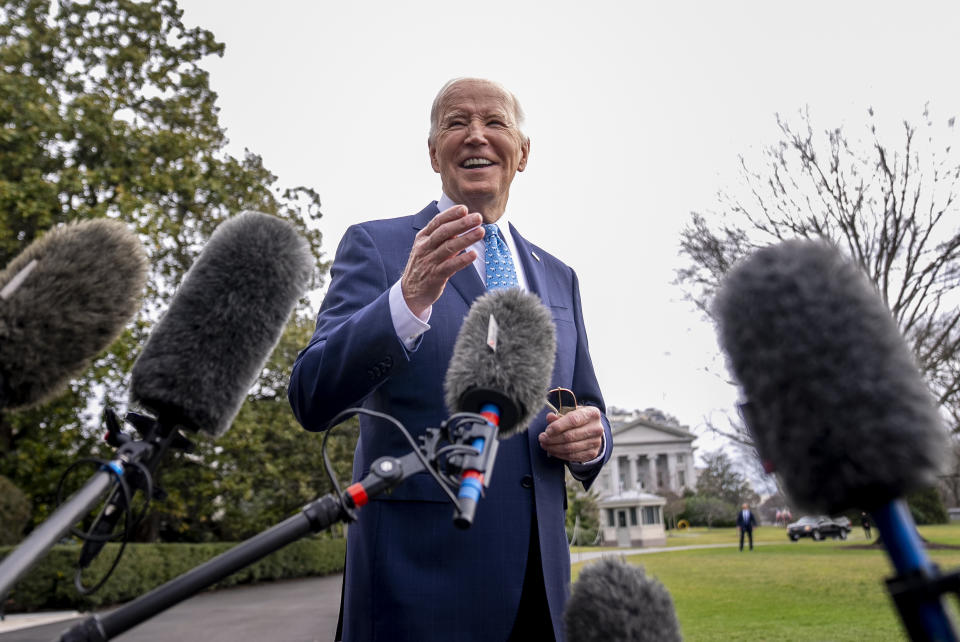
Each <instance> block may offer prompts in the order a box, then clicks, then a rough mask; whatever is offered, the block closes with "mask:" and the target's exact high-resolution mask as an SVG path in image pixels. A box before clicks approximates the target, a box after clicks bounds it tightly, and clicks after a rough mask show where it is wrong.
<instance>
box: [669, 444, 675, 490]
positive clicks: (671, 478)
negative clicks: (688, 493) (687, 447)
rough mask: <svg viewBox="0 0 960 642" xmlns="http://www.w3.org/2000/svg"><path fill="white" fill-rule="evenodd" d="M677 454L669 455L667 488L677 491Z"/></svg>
mask: <svg viewBox="0 0 960 642" xmlns="http://www.w3.org/2000/svg"><path fill="white" fill-rule="evenodd" d="M676 467H677V454H676V453H667V488H669V489H670V490H672V491H674V492H676V491H677V471H676Z"/></svg>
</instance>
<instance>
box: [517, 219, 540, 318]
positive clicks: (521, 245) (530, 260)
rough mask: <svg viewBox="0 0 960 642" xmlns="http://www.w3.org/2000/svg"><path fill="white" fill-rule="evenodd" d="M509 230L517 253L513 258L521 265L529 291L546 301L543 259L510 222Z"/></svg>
mask: <svg viewBox="0 0 960 642" xmlns="http://www.w3.org/2000/svg"><path fill="white" fill-rule="evenodd" d="M510 232H511V234H513V240H514V242H515V243H516V244H517V254H519V255H520V256H517V257H515V260H518V261H520V264H521V265H523V274H524V276H526V277H527V287H528V288H529V289H530V291H531V292H533V293H534V294H536V295H537V296H539V297H540V300H541V301H544V302H546V300H547V298H546V296H547V291H546V285H545V284H546V281H545V276H546V275H545V273H544V268H543V261H541V260H540V258H539V256H538V255H537V254H536V253H535V252H534V250H533V246H531V245H530V243H528V242H527V239H525V238H523V237H522V236H520V233H519V232H518V231H517V228H515V227H514V226H513V223H511V224H510Z"/></svg>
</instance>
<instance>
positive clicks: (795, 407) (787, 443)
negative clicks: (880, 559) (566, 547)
mask: <svg viewBox="0 0 960 642" xmlns="http://www.w3.org/2000/svg"><path fill="white" fill-rule="evenodd" d="M713 310H714V312H715V316H716V318H717V320H718V326H719V338H720V343H721V345H722V347H723V349H724V351H725V352H726V354H727V357H728V364H729V367H730V369H731V371H732V372H733V375H734V377H735V378H736V380H737V382H738V383H739V384H740V386H741V388H742V392H743V395H744V397H745V401H746V403H744V404H743V406H742V412H743V417H744V420H745V421H746V423H747V426H748V427H749V429H750V430H751V432H752V434H753V437H754V440H755V444H756V448H757V451H758V453H759V455H760V457H761V458H762V459H763V460H765V462H768V464H769V465H772V467H773V468H774V469H775V470H776V472H777V474H778V475H779V477H780V480H781V481H782V483H783V486H784V489H785V490H786V491H787V493H788V495H790V496H791V498H792V499H793V500H794V502H795V503H796V505H797V506H799V507H800V508H804V509H807V510H810V511H815V512H821V513H831V514H836V513H838V512H840V511H842V510H846V509H849V508H859V509H866V510H870V509H872V508H874V507H877V506H881V505H884V504H886V503H887V502H889V501H891V500H893V499H896V498H898V497H901V496H903V495H904V494H905V493H908V492H910V491H912V490H914V489H917V488H921V487H924V486H929V485H930V484H932V483H933V482H934V480H935V476H936V474H937V473H938V471H939V470H940V467H941V465H942V464H943V462H944V455H945V453H947V452H948V450H949V449H948V447H947V446H948V444H947V435H946V431H945V430H944V427H943V424H942V422H941V420H940V417H939V415H938V412H937V408H936V407H935V405H934V402H933V399H932V396H931V393H930V391H929V390H928V388H927V385H926V383H925V382H924V380H923V379H922V378H921V376H920V374H919V371H918V369H917V366H916V361H915V359H914V355H913V353H912V352H911V351H910V349H909V348H908V347H907V344H906V342H905V341H904V339H903V337H902V336H901V334H900V331H899V330H898V328H897V325H896V322H895V321H894V319H893V316H892V315H891V313H890V311H889V310H888V309H887V307H886V305H885V304H884V302H883V300H882V299H881V298H880V296H879V295H878V293H877V291H876V289H875V288H874V286H873V284H871V283H870V281H868V280H867V278H866V276H865V275H864V274H863V273H862V272H861V271H860V269H859V268H858V267H857V266H856V265H855V264H853V263H852V262H850V261H848V260H846V259H845V258H844V257H843V256H842V255H841V254H840V252H839V251H838V250H837V249H836V248H834V247H833V246H831V245H829V244H827V243H825V242H820V241H807V240H795V241H788V242H785V243H781V244H779V245H774V246H771V247H768V248H764V249H761V250H759V251H757V252H755V253H754V254H752V255H751V256H749V257H747V258H746V259H745V260H744V261H742V262H741V263H740V264H738V265H737V266H735V267H734V269H732V270H731V271H730V273H729V275H728V276H727V278H726V279H725V281H724V283H723V284H722V285H721V288H720V290H719V291H718V292H717V295H716V298H715V300H714V304H713Z"/></svg>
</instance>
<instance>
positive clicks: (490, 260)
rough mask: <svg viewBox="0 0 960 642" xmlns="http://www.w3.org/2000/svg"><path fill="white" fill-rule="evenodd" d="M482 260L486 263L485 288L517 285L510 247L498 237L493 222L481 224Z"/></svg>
mask: <svg viewBox="0 0 960 642" xmlns="http://www.w3.org/2000/svg"><path fill="white" fill-rule="evenodd" d="M483 244H484V246H485V247H486V252H484V257H483V258H484V261H485V262H486V265H487V270H486V275H487V289H488V290H495V289H497V288H515V287H517V272H516V270H515V269H514V267H513V257H511V256H510V248H509V247H507V244H506V243H504V241H503V239H502V238H501V237H500V234H499V229H498V228H497V226H496V224H495V223H486V224H485V225H484V226H483Z"/></svg>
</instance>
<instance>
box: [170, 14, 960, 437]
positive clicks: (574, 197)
mask: <svg viewBox="0 0 960 642" xmlns="http://www.w3.org/2000/svg"><path fill="white" fill-rule="evenodd" d="M180 4H181V6H182V7H183V8H184V10H185V14H184V21H185V22H186V23H187V24H188V25H190V26H193V25H200V26H203V27H205V28H207V29H209V30H211V31H212V32H213V33H214V34H215V35H216V37H217V38H218V39H219V40H220V41H222V42H224V43H225V44H226V52H225V55H224V56H223V58H220V59H209V60H208V62H207V64H206V67H207V69H209V70H210V72H211V85H212V87H213V89H214V90H215V91H216V92H218V93H219V95H220V99H219V103H218V104H219V105H220V107H221V112H220V118H221V123H222V125H223V126H225V127H226V129H227V134H228V137H229V138H230V140H231V147H230V151H231V152H232V153H234V154H235V155H239V154H241V153H242V151H243V148H244V147H247V148H249V149H251V150H252V151H254V152H256V153H258V154H261V155H262V156H263V159H264V164H265V165H266V166H267V167H268V168H269V169H270V170H272V171H273V172H274V173H275V174H276V175H277V176H278V178H279V183H280V184H281V185H283V186H294V185H307V186H310V187H313V188H314V189H316V190H317V191H318V192H319V194H320V196H321V199H322V203H323V207H322V211H323V218H322V220H321V224H320V226H321V229H322V231H323V233H324V241H323V245H324V248H325V253H326V255H327V257H328V258H332V256H333V253H334V251H335V249H336V245H337V243H338V242H339V240H340V238H341V236H342V234H343V232H344V230H345V229H346V227H347V226H348V225H350V224H352V223H355V222H359V221H363V220H367V219H372V218H383V217H392V216H400V215H405V214H411V213H414V212H417V211H419V210H420V209H421V208H422V207H423V206H424V205H426V204H427V203H428V202H429V201H431V200H433V199H436V198H438V197H439V194H440V180H439V177H438V175H436V174H434V173H433V171H432V169H431V168H430V164H429V162H428V157H427V146H426V137H427V129H428V124H429V123H428V120H429V119H428V116H429V107H430V103H431V101H432V99H433V97H434V95H435V94H436V92H437V90H438V89H439V88H440V86H441V85H442V84H443V83H444V82H445V81H447V80H448V79H450V78H453V77H457V76H480V77H486V78H492V79H495V80H498V81H500V82H501V83H503V84H504V85H506V86H507V88H509V89H510V90H512V91H513V92H514V93H515V94H516V95H517V96H518V98H519V99H520V101H521V103H522V104H523V106H524V109H525V111H526V113H527V125H526V128H525V129H526V133H527V134H528V135H529V136H530V138H531V140H532V146H531V155H530V163H529V167H528V169H527V171H526V172H524V173H522V174H518V175H517V178H516V179H515V181H514V183H513V188H512V190H511V198H510V203H509V206H508V207H509V211H510V216H511V220H512V221H514V223H515V225H517V227H518V229H519V230H520V232H521V233H522V234H523V235H524V236H525V237H527V238H529V239H531V240H532V241H534V242H535V243H537V244H538V245H541V246H542V247H544V248H545V249H547V250H548V251H550V252H552V253H553V254H555V255H556V256H558V257H559V258H561V259H562V260H564V261H565V262H566V263H568V264H569V265H570V266H572V267H573V268H574V269H575V270H576V271H577V273H578V275H579V277H580V285H581V291H582V295H583V304H584V316H585V319H586V323H587V331H588V335H589V338H590V345H591V352H592V354H593V359H594V364H595V366H596V369H597V375H598V377H599V379H600V384H601V387H602V389H603V391H604V395H605V398H606V402H607V404H608V405H615V406H618V407H624V408H647V407H650V406H654V407H657V408H660V409H662V410H664V411H666V412H668V413H670V414H672V415H674V416H676V417H677V418H679V419H680V421H681V422H682V423H684V424H686V425H688V426H690V428H691V429H693V430H694V431H695V432H699V431H700V430H701V429H702V426H703V424H704V419H705V418H707V417H710V416H714V417H718V416H719V414H720V413H722V412H725V411H731V410H732V408H733V404H734V402H735V400H736V391H735V390H733V389H732V388H731V387H730V386H728V385H727V384H725V383H724V381H723V379H722V377H723V375H724V374H725V370H724V367H723V359H722V357H721V356H719V354H718V349H717V347H716V340H715V336H714V331H713V328H712V326H711V325H710V324H709V323H708V322H707V321H706V320H705V319H704V318H703V317H702V316H701V315H700V314H699V313H698V312H697V311H695V310H694V309H693V307H692V306H691V305H690V304H689V303H686V302H685V301H684V300H683V293H682V291H681V290H680V289H679V288H678V287H677V286H676V285H673V284H672V281H673V280H674V278H675V274H674V270H675V269H676V268H677V267H678V266H679V265H681V262H680V261H681V259H680V258H679V257H678V253H677V251H678V244H679V232H680V229H681V228H682V226H683V224H684V223H685V222H686V221H687V220H688V219H689V216H690V212H691V211H701V212H703V211H709V210H711V209H713V208H714V207H715V205H716V202H717V199H716V192H717V191H718V190H719V189H726V188H732V187H734V186H735V185H736V184H737V165H738V160H737V159H738V155H739V154H745V155H747V156H748V157H750V156H751V155H754V156H755V155H757V154H758V153H759V150H760V149H761V148H762V147H763V146H764V145H765V144H770V143H773V142H775V141H776V140H777V138H776V135H777V130H776V123H775V118H774V114H775V113H778V112H779V113H781V114H784V115H787V116H792V115H794V114H796V113H797V112H798V110H799V109H801V108H803V107H804V106H807V105H808V106H809V108H810V112H811V115H812V118H813V120H814V123H815V124H816V125H818V126H820V127H821V128H823V129H826V128H828V127H835V126H838V125H844V124H845V125H846V126H847V127H850V128H856V127H857V126H858V125H859V124H861V123H862V122H864V121H865V119H866V111H867V108H868V107H869V106H873V107H874V108H875V109H876V110H877V111H878V112H879V114H880V116H881V117H882V118H883V119H884V121H885V122H889V123H892V124H893V125H892V127H893V128H894V129H895V127H894V126H895V124H896V123H897V122H899V121H901V120H902V119H904V118H908V119H911V120H914V121H918V120H919V117H920V114H921V112H922V111H923V106H924V104H925V103H926V102H929V103H930V105H931V111H932V113H933V116H934V117H935V118H937V119H940V120H945V119H946V118H947V117H948V116H950V115H953V114H956V113H957V112H958V111H960V81H958V78H960V73H958V69H957V65H958V61H960V9H957V6H958V5H957V3H955V2H943V3H937V4H933V3H922V2H910V3H906V2H804V3H793V5H794V6H793V7H788V6H787V4H786V3H779V2H715V1H714V2H698V3H691V2H657V3H642V2H607V1H603V0H592V1H591V2H566V1H562V0H555V1H554V2H550V3H544V2H528V3H524V2H518V1H517V0H511V1H509V2H498V1H494V2H489V1H488V2H451V1H450V0H437V1H431V2H396V1H392V2H391V1H384V2H295V1H293V0H274V1H273V2H270V3H264V2H261V1H253V0H247V1H239V0H229V1H228V0H181V2H180ZM857 133H858V134H859V133H860V132H859V131H857ZM710 444H711V442H709V441H707V440H700V441H699V442H698V445H699V446H700V448H701V451H702V450H703V449H704V448H705V447H706V448H709V447H710Z"/></svg>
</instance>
